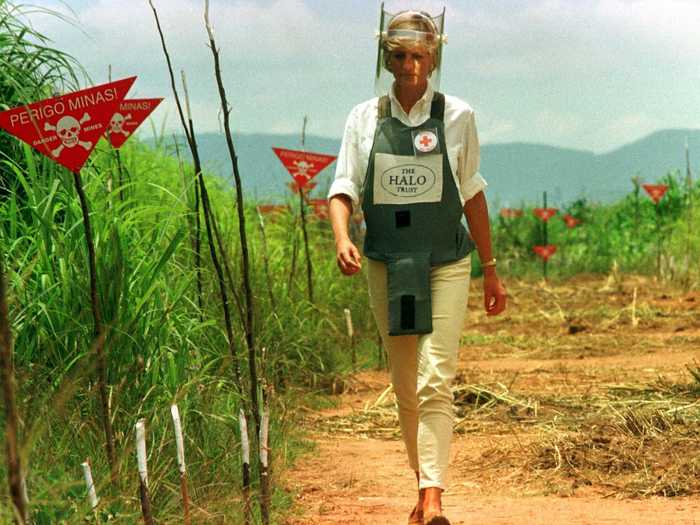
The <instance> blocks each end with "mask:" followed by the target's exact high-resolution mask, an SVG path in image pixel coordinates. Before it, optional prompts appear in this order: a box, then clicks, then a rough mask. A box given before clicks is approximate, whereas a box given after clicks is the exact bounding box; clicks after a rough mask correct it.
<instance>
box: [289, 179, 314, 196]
mask: <svg viewBox="0 0 700 525" xmlns="http://www.w3.org/2000/svg"><path fill="white" fill-rule="evenodd" d="M287 187H288V188H289V189H290V190H291V192H292V193H299V185H298V184H297V182H296V181H294V180H293V181H291V182H288V183H287ZM315 187H316V182H314V181H309V182H307V183H306V184H305V185H304V186H302V191H303V192H304V195H306V194H307V193H309V192H310V191H311V190H313V189H314V188H315Z"/></svg>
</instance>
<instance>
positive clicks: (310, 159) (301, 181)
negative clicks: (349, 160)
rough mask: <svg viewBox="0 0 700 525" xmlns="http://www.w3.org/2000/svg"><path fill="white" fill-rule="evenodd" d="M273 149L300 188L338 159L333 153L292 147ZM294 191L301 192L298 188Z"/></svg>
mask: <svg viewBox="0 0 700 525" xmlns="http://www.w3.org/2000/svg"><path fill="white" fill-rule="evenodd" d="M272 151H274V152H275V155H277V158H279V159H280V162H282V164H283V165H284V167H285V168H287V171H288V172H289V174H290V175H291V176H292V177H293V178H294V180H295V181H296V183H297V185H298V187H300V188H303V187H304V186H306V185H307V184H308V182H309V181H310V180H311V179H313V178H314V177H315V176H316V175H318V174H319V172H321V170H323V169H324V168H325V167H326V166H328V165H329V164H330V163H331V162H333V161H334V160H335V159H336V157H334V156H333V155H324V154H322V153H309V152H306V151H297V150H292V149H283V148H272ZM292 191H294V190H292ZM294 193H299V190H296V191H295V192H294Z"/></svg>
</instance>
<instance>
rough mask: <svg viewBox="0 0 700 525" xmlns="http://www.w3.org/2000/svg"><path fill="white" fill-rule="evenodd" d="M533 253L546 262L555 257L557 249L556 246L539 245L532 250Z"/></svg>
mask: <svg viewBox="0 0 700 525" xmlns="http://www.w3.org/2000/svg"><path fill="white" fill-rule="evenodd" d="M532 251H533V252H535V253H536V254H537V255H539V256H540V257H542V259H543V260H544V261H545V262H546V261H547V259H549V258H550V257H551V256H552V255H554V252H556V251H557V247H556V246H555V245H554V244H545V245H540V244H538V245H537V246H535V247H533V248H532Z"/></svg>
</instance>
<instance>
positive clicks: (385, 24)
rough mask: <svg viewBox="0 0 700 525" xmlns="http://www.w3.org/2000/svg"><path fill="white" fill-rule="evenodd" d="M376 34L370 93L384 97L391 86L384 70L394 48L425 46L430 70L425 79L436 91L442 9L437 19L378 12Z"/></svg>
mask: <svg viewBox="0 0 700 525" xmlns="http://www.w3.org/2000/svg"><path fill="white" fill-rule="evenodd" d="M380 11H381V12H380V15H379V32H378V33H377V37H378V41H379V42H378V45H377V67H376V70H375V76H374V91H375V93H376V94H377V96H382V95H386V94H387V93H388V92H389V89H390V88H391V85H392V84H393V82H394V75H393V74H392V72H391V71H390V70H389V69H388V63H389V58H390V54H391V50H392V49H394V48H396V47H406V48H411V47H414V46H418V45H420V46H425V47H426V48H428V49H430V50H431V51H432V54H433V62H434V69H433V71H432V73H431V74H430V77H429V78H428V81H429V82H430V86H431V87H432V88H433V89H434V90H435V91H438V90H439V88H440V71H441V63H442V45H443V44H444V43H446V42H447V37H446V36H445V34H444V29H445V8H443V9H442V13H440V14H439V15H438V16H431V15H429V14H428V13H426V12H425V11H401V12H399V13H396V14H392V13H389V12H387V11H385V10H384V3H382V6H381V8H380Z"/></svg>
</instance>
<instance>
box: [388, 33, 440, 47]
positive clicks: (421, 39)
mask: <svg viewBox="0 0 700 525" xmlns="http://www.w3.org/2000/svg"><path fill="white" fill-rule="evenodd" d="M381 37H382V39H383V40H384V41H387V40H388V41H395V40H397V41H402V42H404V41H406V42H413V43H415V44H424V45H428V46H432V45H435V44H437V42H438V41H440V40H441V38H440V35H436V34H435V33H427V32H425V31H416V30H414V29H391V30H389V31H384V32H383V33H382V35H381Z"/></svg>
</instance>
